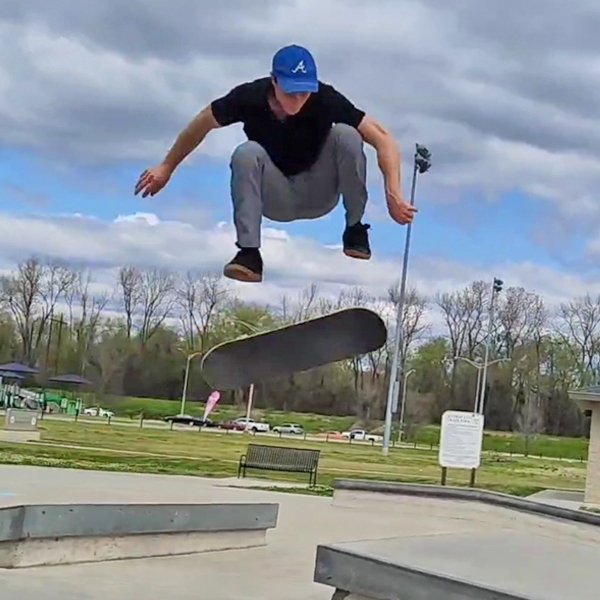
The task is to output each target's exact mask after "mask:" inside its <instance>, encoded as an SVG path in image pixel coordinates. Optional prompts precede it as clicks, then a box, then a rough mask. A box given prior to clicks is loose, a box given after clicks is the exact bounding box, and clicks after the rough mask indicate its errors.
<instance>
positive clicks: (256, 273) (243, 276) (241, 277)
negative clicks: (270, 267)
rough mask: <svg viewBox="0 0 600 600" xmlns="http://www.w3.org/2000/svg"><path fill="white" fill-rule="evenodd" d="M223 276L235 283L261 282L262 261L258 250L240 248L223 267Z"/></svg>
mask: <svg viewBox="0 0 600 600" xmlns="http://www.w3.org/2000/svg"><path fill="white" fill-rule="evenodd" d="M238 247H239V246H238ZM223 275H225V277H229V279H235V280H237V281H250V282H260V281H262V276H263V261H262V256H261V255H260V250H259V249H258V248H241V249H240V251H239V252H238V253H237V254H236V255H235V256H234V257H233V259H232V260H231V261H230V262H228V263H227V264H226V265H225V268H224V269H223Z"/></svg>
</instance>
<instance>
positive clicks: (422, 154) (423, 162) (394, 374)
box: [381, 144, 431, 454]
mask: <svg viewBox="0 0 600 600" xmlns="http://www.w3.org/2000/svg"><path fill="white" fill-rule="evenodd" d="M415 148H416V149H415V156H414V163H413V174H412V184H411V190H410V205H411V206H414V204H415V193H416V189H417V174H420V173H427V171H429V169H430V168H431V153H430V152H429V150H428V149H427V148H426V147H425V146H421V145H420V144H415ZM411 232H412V223H409V224H408V228H407V230H406V241H405V243H404V260H403V262H402V277H401V281H400V293H399V296H398V307H397V316H396V336H395V341H394V357H393V359H392V368H391V370H390V381H389V385H388V394H387V403H386V407H385V429H384V433H383V444H382V447H381V451H382V452H383V454H388V452H389V449H390V438H391V435H392V415H393V407H394V404H395V402H394V396H396V395H397V394H398V390H399V389H400V354H401V353H402V343H403V341H402V319H403V317H404V302H405V300H406V277H407V274H408V255H409V251H410V238H411ZM396 400H397V398H396ZM396 405H397V404H396Z"/></svg>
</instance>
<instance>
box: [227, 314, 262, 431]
mask: <svg viewBox="0 0 600 600" xmlns="http://www.w3.org/2000/svg"><path fill="white" fill-rule="evenodd" d="M261 319H262V317H261ZM231 320H232V321H233V322H234V323H238V324H239V325H243V326H244V327H246V328H248V330H249V331H250V332H251V333H259V332H260V331H261V328H260V319H259V324H257V325H252V324H251V323H248V322H246V321H243V320H242V319H238V318H236V317H232V319H231ZM242 337H248V334H247V333H244V334H242ZM253 399H254V384H253V383H251V384H250V388H249V389H248V405H247V406H246V428H245V429H244V431H248V429H249V421H250V415H251V413H252V400H253Z"/></svg>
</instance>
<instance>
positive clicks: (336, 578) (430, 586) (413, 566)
mask: <svg viewBox="0 0 600 600" xmlns="http://www.w3.org/2000/svg"><path fill="white" fill-rule="evenodd" d="M422 504H426V505H427V506H429V510H430V511H431V514H432V518H435V516H436V515H439V514H441V513H442V512H443V511H444V509H443V506H444V505H446V506H447V507H448V511H449V510H450V507H451V506H455V507H456V506H457V505H458V506H462V507H463V509H462V510H463V515H462V516H461V517H459V516H458V515H459V513H456V514H455V516H454V518H461V519H463V520H464V531H462V532H452V533H448V532H440V533H439V534H435V533H434V534H431V533H429V534H417V535H412V536H403V537H397V536H396V537H390V538H385V539H378V540H362V541H356V542H346V543H340V544H329V545H320V546H318V548H317V557H316V563H315V571H314V581H315V582H317V583H321V584H325V585H328V586H331V587H332V588H333V589H334V590H335V593H334V596H333V598H334V600H369V599H373V600H397V599H398V598H402V600H425V599H426V600H571V599H573V598H577V600H592V598H594V600H596V599H597V598H598V589H600V570H599V569H598V568H597V564H598V556H600V527H599V525H600V515H595V514H593V513H588V512H585V511H579V510H572V509H568V508H564V507H560V506H549V505H545V504H542V503H539V502H535V501H532V500H526V499H523V498H518V497H516V496H510V495H508V494H500V493H495V492H489V491H486V490H477V489H469V488H457V487H448V486H436V485H415V484H397V483H388V482H377V481H360V480H336V481H335V482H334V505H335V506H338V507H343V509H358V510H360V511H364V510H376V511H385V510H387V511H390V516H391V517H392V513H393V512H394V511H404V512H407V513H409V514H410V512H411V510H414V508H412V507H413V506H415V505H422ZM486 506H487V507H488V508H485V507H486ZM469 507H472V508H469ZM499 510H500V511H505V512H504V525H503V527H502V528H501V529H500V530H498V529H497V530H496V531H494V528H493V527H492V524H493V522H494V520H497V519H498V516H499V514H500V513H498V514H496V516H495V517H494V511H496V513H497V511H499ZM357 512H358V511H357ZM511 512H512V513H513V514H514V512H520V513H528V514H529V515H531V517H530V519H537V521H535V523H536V525H535V527H534V528H533V529H528V530H524V531H523V530H519V528H518V527H516V526H515V525H516V523H517V517H516V516H515V517H513V518H512V519H511V517H510V513H511ZM350 514H351V512H350V513H349V515H350ZM449 514H450V513H449ZM522 518H523V517H521V519H522ZM470 519H473V520H479V521H482V522H485V519H489V523H490V527H489V530H488V531H485V530H484V531H473V530H469V520H470ZM560 521H562V531H563V532H564V533H565V537H564V538H562V539H559V538H557V537H556V526H557V524H558V523H559V522H560ZM511 522H512V525H511ZM533 522H534V521H532V523H533ZM567 522H570V524H567ZM553 532H554V533H553ZM567 532H568V535H567Z"/></svg>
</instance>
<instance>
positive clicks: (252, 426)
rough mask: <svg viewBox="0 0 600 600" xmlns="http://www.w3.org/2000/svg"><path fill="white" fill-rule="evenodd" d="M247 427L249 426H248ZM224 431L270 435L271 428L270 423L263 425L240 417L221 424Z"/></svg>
mask: <svg viewBox="0 0 600 600" xmlns="http://www.w3.org/2000/svg"><path fill="white" fill-rule="evenodd" d="M246 425H247V426H246ZM221 428H222V429H233V430H235V431H252V432H254V433H268V432H269V431H270V430H271V427H270V426H269V424H268V423H261V422H260V421H255V420H254V419H252V418H250V419H246V417H239V418H237V419H233V420H232V421H226V422H225V423H221Z"/></svg>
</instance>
